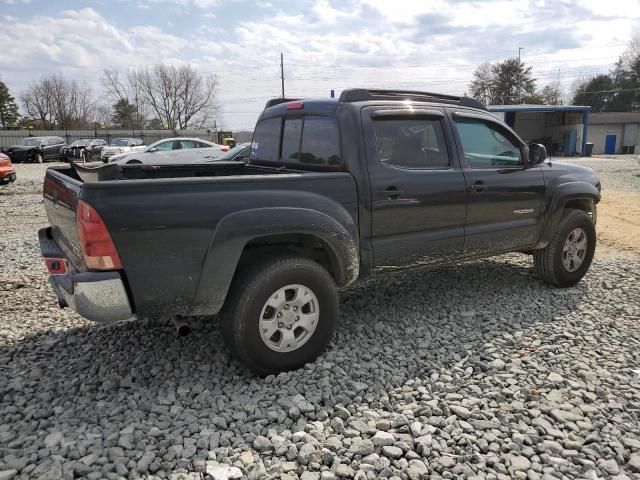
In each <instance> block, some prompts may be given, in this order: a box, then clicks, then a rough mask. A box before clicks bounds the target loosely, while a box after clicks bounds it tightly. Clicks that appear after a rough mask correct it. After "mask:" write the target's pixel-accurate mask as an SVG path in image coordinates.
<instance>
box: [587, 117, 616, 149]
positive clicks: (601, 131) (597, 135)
mask: <svg viewBox="0 0 640 480" xmlns="http://www.w3.org/2000/svg"><path fill="white" fill-rule="evenodd" d="M623 133H624V126H623V125H622V124H611V125H592V124H589V130H588V131H587V142H589V143H593V154H594V155H602V154H604V142H605V139H606V137H607V135H615V136H616V153H620V152H622V134H623Z"/></svg>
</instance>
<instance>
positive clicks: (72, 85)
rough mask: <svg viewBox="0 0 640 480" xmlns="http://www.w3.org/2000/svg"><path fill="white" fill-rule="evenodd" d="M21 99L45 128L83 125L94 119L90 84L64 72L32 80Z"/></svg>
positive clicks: (28, 110)
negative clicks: (72, 78)
mask: <svg viewBox="0 0 640 480" xmlns="http://www.w3.org/2000/svg"><path fill="white" fill-rule="evenodd" d="M21 100H22V103H23V105H24V108H25V110H26V111H27V113H28V114H29V115H30V116H31V117H33V118H34V119H36V120H37V121H38V122H40V123H41V125H42V127H44V128H52V127H57V128H81V127H87V126H88V125H90V123H91V117H92V109H93V101H92V98H91V88H89V87H88V86H87V85H83V84H79V83H78V82H76V81H75V80H71V81H70V80H67V79H65V78H64V77H63V76H62V75H50V76H48V77H44V78H42V79H40V80H38V81H36V82H33V83H31V85H29V86H28V87H27V89H26V91H25V92H24V93H23V94H22V96H21Z"/></svg>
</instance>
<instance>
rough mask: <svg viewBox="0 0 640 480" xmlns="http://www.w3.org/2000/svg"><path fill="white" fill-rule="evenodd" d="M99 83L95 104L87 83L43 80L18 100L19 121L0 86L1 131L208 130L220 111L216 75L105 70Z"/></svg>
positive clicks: (170, 68)
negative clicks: (101, 92)
mask: <svg viewBox="0 0 640 480" xmlns="http://www.w3.org/2000/svg"><path fill="white" fill-rule="evenodd" d="M101 83H102V85H103V87H104V90H105V92H106V93H105V95H103V97H102V98H101V99H99V100H98V99H95V98H94V95H93V91H92V89H91V87H89V86H88V85H87V84H86V83H81V82H78V81H76V80H73V79H68V78H65V77H64V76H62V75H60V74H52V75H49V76H45V77H42V78H41V79H39V80H36V81H33V82H31V83H30V84H29V85H28V86H27V88H26V89H25V90H24V91H23V92H22V94H21V95H20V97H19V101H20V103H21V106H22V111H23V113H24V115H22V116H21V115H20V114H19V109H18V104H17V102H16V99H15V98H14V97H13V96H12V95H11V94H10V92H9V89H8V88H7V86H6V84H5V83H4V82H2V81H0V127H2V128H8V127H16V126H17V127H20V126H22V127H26V126H31V127H33V128H38V129H84V128H98V127H112V128H131V129H143V128H149V129H163V128H165V129H170V130H176V129H187V128H195V129H198V128H204V127H207V126H210V125H211V124H212V123H213V121H214V119H215V118H216V114H217V113H218V111H219V106H218V102H217V90H218V81H217V78H216V76H215V74H208V75H203V74H201V73H200V72H198V71H197V70H196V69H195V68H193V67H192V66H191V65H180V66H175V65H166V64H158V65H154V66H140V67H136V68H131V69H129V70H128V71H126V72H124V74H123V73H121V72H119V71H117V70H105V71H104V72H103V74H102V78H101Z"/></svg>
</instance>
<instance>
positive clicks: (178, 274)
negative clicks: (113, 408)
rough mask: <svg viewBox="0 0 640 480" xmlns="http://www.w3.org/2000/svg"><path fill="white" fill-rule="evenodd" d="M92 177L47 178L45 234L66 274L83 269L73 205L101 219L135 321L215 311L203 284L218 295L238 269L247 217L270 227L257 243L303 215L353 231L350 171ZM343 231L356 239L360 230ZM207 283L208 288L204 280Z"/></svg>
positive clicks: (184, 169)
mask: <svg viewBox="0 0 640 480" xmlns="http://www.w3.org/2000/svg"><path fill="white" fill-rule="evenodd" d="M91 170H92V169H88V168H84V169H83V168H76V169H75V170H74V168H73V167H53V168H49V169H48V170H47V174H46V177H45V185H44V204H45V209H46V211H47V216H48V218H49V222H50V224H51V225H52V228H51V232H50V236H51V238H52V239H53V240H54V241H55V242H56V244H57V245H58V247H59V248H60V250H62V251H63V252H64V254H65V256H66V258H68V260H69V263H70V264H71V266H72V268H73V270H75V271H77V272H85V271H87V267H86V265H85V263H84V259H83V256H82V253H81V248H80V241H79V239H78V233H77V229H76V205H77V203H78V201H79V200H83V201H85V202H87V203H88V204H89V205H91V206H92V207H93V208H94V209H95V210H96V211H97V212H98V213H99V215H100V216H101V217H102V219H103V220H104V222H105V224H106V226H107V228H108V230H109V232H110V234H111V237H112V239H113V242H114V243H115V246H116V249H117V251H118V254H119V256H120V258H121V260H122V264H123V271H122V272H121V274H122V276H123V278H124V281H125V283H126V285H127V286H128V288H129V289H130V292H129V293H130V296H131V299H132V303H133V307H134V311H135V313H140V314H149V315H152V314H153V313H154V312H165V313H166V312H173V313H175V314H194V312H198V313H207V312H215V311H217V309H218V308H219V305H218V304H217V303H216V302H218V301H219V300H220V299H218V298H217V297H216V298H213V297H212V296H211V295H207V294H206V292H203V291H202V288H205V287H204V284H207V285H211V287H212V289H215V286H214V285H213V284H212V283H214V282H215V280H212V277H213V278H214V279H215V278H224V279H225V281H226V279H230V278H231V277H232V275H233V271H231V272H228V271H227V270H228V269H229V268H231V267H232V266H233V268H235V263H234V262H230V261H229V262H228V261H227V258H228V257H229V256H230V255H232V254H233V255H236V254H238V252H242V249H243V248H244V244H243V242H245V243H246V242H248V241H249V237H247V239H244V238H243V235H242V234H240V233H238V234H236V233H235V232H237V231H238V230H240V229H244V230H245V231H247V230H248V229H247V224H248V225H249V226H251V228H253V229H254V230H255V229H256V228H258V227H257V226H256V222H254V221H253V220H249V218H251V215H252V212H256V214H257V212H258V211H260V218H261V219H265V218H266V219H269V221H270V222H271V224H270V225H271V226H270V227H269V229H268V231H267V229H266V227H261V228H264V229H265V232H264V235H273V234H277V233H278V225H281V226H282V227H284V226H288V227H291V225H292V224H294V226H295V222H296V218H295V215H299V214H300V212H308V211H314V212H318V214H319V215H330V216H331V217H332V218H335V219H338V221H340V222H341V223H343V224H345V225H357V212H358V201H357V189H356V185H355V180H354V179H353V177H352V176H351V174H349V173H347V172H308V171H295V170H291V169H285V168H269V167H261V166H250V165H245V164H242V163H238V162H227V163H222V162H218V163H215V164H213V163H212V164H210V165H200V164H198V165H195V164H194V165H170V166H162V167H159V168H154V167H149V166H141V165H135V166H123V167H117V168H116V169H111V168H105V167H101V168H99V169H96V170H93V171H91ZM289 212H291V214H290V213H289ZM350 230H353V231H350V232H349V233H350V235H351V236H353V237H354V238H357V236H358V232H357V229H356V228H355V227H353V228H351V227H350ZM253 233H254V234H255V232H253ZM258 233H261V232H258ZM214 244H215V245H214ZM212 255H215V257H216V258H212ZM234 261H237V258H236V259H235V260H234ZM204 276H206V281H205V280H202V282H201V279H202V278H203V277H204ZM201 283H202V285H201ZM212 291H213V290H212ZM218 292H221V294H222V295H224V294H225V293H226V289H220V288H218V289H217V291H216V296H217V295H218ZM221 298H222V299H223V298H224V297H221ZM220 301H221V300H220Z"/></svg>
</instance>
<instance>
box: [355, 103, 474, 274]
mask: <svg viewBox="0 0 640 480" xmlns="http://www.w3.org/2000/svg"><path fill="white" fill-rule="evenodd" d="M362 120H363V128H364V135H365V145H366V157H367V170H368V174H369V181H370V184H371V197H372V198H371V242H372V247H373V256H374V267H375V269H376V270H378V271H380V270H389V269H398V268H404V267H411V266H419V265H426V264H433V263H439V262H442V261H446V260H448V259H454V258H456V257H458V256H460V255H461V254H462V248H463V242H464V224H465V219H466V204H465V200H466V198H465V182H464V176H463V174H462V171H461V170H460V167H459V165H458V163H457V160H456V159H455V157H454V156H453V155H452V148H451V143H452V139H451V131H450V127H449V125H448V124H447V122H446V121H445V114H444V111H443V110H442V109H441V108H433V107H428V109H425V110H416V109H413V108H411V107H409V106H408V107H405V108H401V109H398V108H397V107H394V108H384V107H367V108H365V109H363V110H362Z"/></svg>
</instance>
